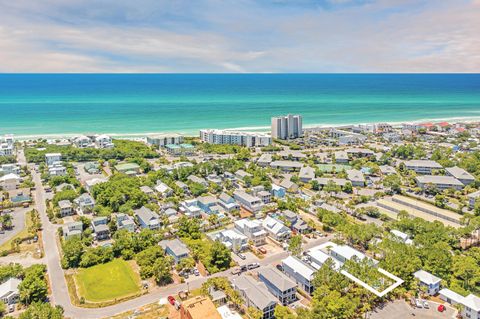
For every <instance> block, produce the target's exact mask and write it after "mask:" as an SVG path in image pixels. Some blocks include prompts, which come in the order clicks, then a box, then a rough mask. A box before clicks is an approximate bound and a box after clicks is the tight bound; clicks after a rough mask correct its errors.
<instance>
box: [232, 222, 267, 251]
mask: <svg viewBox="0 0 480 319" xmlns="http://www.w3.org/2000/svg"><path fill="white" fill-rule="evenodd" d="M234 227H235V229H236V230H238V231H239V232H240V233H242V234H243V235H245V236H247V238H248V240H249V241H251V242H252V243H253V245H254V246H255V247H258V246H261V245H264V244H265V243H266V241H267V232H266V231H265V230H264V229H263V225H262V222H260V221H259V220H257V219H254V220H249V219H247V218H244V219H239V220H236V221H235V226H234Z"/></svg>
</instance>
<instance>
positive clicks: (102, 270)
mask: <svg viewBox="0 0 480 319" xmlns="http://www.w3.org/2000/svg"><path fill="white" fill-rule="evenodd" d="M75 282H76V284H77V285H78V293H79V298H81V297H84V298H85V300H87V301H91V302H104V301H109V300H113V299H116V298H123V297H126V296H130V295H134V294H136V293H138V292H140V278H139V276H138V275H137V274H135V273H134V272H133V270H132V267H131V266H130V265H129V264H128V263H127V262H126V261H124V260H123V259H115V260H113V261H111V262H109V263H106V264H101V265H97V266H93V267H90V268H82V269H79V271H78V274H77V275H75Z"/></svg>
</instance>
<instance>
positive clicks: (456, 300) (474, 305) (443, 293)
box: [439, 288, 480, 319]
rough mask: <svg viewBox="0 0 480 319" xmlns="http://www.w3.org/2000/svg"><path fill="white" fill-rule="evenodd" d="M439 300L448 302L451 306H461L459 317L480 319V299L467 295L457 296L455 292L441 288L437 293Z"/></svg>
mask: <svg viewBox="0 0 480 319" xmlns="http://www.w3.org/2000/svg"><path fill="white" fill-rule="evenodd" d="M439 295H440V299H442V300H444V301H446V302H448V303H449V304H451V305H452V306H455V305H457V304H459V305H461V306H462V310H461V313H460V314H461V316H462V318H469V319H473V318H475V319H477V318H480V298H479V297H477V296H475V295H473V294H469V295H468V296H466V297H463V296H462V295H459V294H457V293H456V292H454V291H452V290H450V289H447V288H443V289H442V290H440V291H439Z"/></svg>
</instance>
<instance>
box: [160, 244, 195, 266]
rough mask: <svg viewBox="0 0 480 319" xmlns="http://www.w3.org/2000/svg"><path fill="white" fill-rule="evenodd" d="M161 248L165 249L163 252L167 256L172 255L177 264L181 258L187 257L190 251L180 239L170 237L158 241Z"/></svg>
mask: <svg viewBox="0 0 480 319" xmlns="http://www.w3.org/2000/svg"><path fill="white" fill-rule="evenodd" d="M158 244H159V245H160V246H161V247H162V248H163V249H165V253H166V254H167V255H169V256H172V257H173V259H174V260H175V263H176V264H178V263H179V262H180V260H182V259H183V258H186V257H188V254H189V253H190V251H189V250H188V248H187V245H185V244H184V243H183V242H182V241H181V240H180V239H178V238H175V239H170V240H162V241H161V242H159V243H158Z"/></svg>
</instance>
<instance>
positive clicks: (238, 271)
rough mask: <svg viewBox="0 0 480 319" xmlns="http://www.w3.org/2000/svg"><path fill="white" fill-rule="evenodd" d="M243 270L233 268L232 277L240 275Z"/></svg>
mask: <svg viewBox="0 0 480 319" xmlns="http://www.w3.org/2000/svg"><path fill="white" fill-rule="evenodd" d="M241 272H242V270H241V269H240V268H233V269H232V275H240V273H241Z"/></svg>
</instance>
